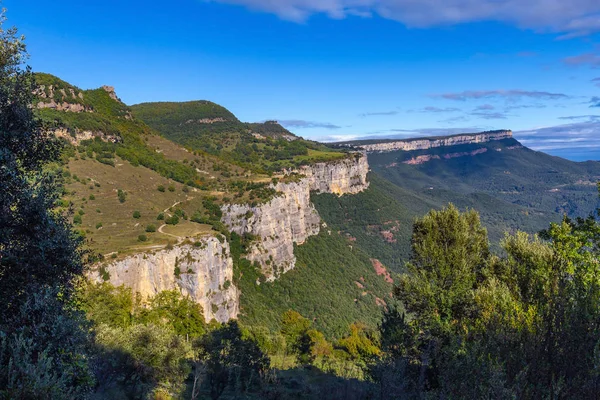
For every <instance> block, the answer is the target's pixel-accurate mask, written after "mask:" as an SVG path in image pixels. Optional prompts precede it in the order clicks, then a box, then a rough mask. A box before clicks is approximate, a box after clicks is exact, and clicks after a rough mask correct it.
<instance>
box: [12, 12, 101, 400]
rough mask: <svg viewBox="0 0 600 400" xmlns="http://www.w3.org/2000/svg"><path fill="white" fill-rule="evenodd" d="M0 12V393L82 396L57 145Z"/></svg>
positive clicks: (81, 333)
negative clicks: (36, 109)
mask: <svg viewBox="0 0 600 400" xmlns="http://www.w3.org/2000/svg"><path fill="white" fill-rule="evenodd" d="M4 24H5V17H4V14H3V13H2V14H1V15H0V182H2V191H1V192H0V226H2V229H0V298H1V299H2V307H0V398H10V399H13V398H17V399H18V398H56V399H63V398H64V399H67V398H73V397H82V396H84V395H85V394H86V393H87V392H89V390H90V388H91V386H92V384H93V377H92V374H91V372H90V369H89V366H88V364H87V359H86V354H87V352H86V346H87V344H88V343H89V341H88V338H87V333H86V331H85V330H84V328H83V327H82V325H84V324H83V322H82V320H81V318H80V317H79V314H78V313H77V312H76V311H74V310H73V308H72V307H70V305H69V300H70V294H71V289H72V282H73V279H74V278H75V277H76V276H78V275H79V274H80V273H81V272H82V271H83V263H82V260H81V257H82V254H81V252H80V250H79V245H80V241H79V240H78V239H77V237H76V236H75V235H74V234H73V233H72V232H71V230H70V227H69V225H68V224H67V221H66V219H65V218H63V217H62V216H61V215H58V214H56V213H55V212H54V211H53V208H54V205H55V203H56V201H57V200H58V190H57V177H56V176H54V175H52V174H50V173H43V172H41V169H42V167H43V166H44V165H46V164H47V163H48V162H50V161H53V160H57V159H58V156H59V149H60V148H59V146H58V144H57V143H56V142H55V141H53V140H51V139H50V138H48V137H47V135H45V134H44V131H43V129H42V127H41V126H40V124H39V123H38V121H36V120H35V118H34V116H33V114H32V111H31V108H30V104H31V101H32V91H33V89H34V88H35V86H34V80H33V75H32V73H31V71H30V70H29V69H26V68H23V67H22V63H23V62H24V61H25V58H26V53H25V46H24V43H23V39H22V38H21V37H19V36H18V35H17V31H16V30H15V29H14V28H11V29H5V27H4Z"/></svg>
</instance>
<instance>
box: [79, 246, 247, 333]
mask: <svg viewBox="0 0 600 400" xmlns="http://www.w3.org/2000/svg"><path fill="white" fill-rule="evenodd" d="M222 239H223V238H222ZM104 272H108V275H109V282H110V283H111V284H113V285H115V286H120V285H125V286H127V287H130V288H132V289H133V291H134V292H139V293H141V295H142V296H143V297H149V296H153V295H155V294H157V293H160V292H162V291H164V290H179V291H180V292H181V293H182V294H183V295H184V296H189V297H190V298H191V299H192V300H193V301H195V302H197V303H199V304H200V305H201V306H202V309H203V311H204V318H205V319H206V321H210V320H212V319H215V320H217V321H219V322H227V321H229V320H230V319H235V318H237V315H238V313H239V307H240V306H239V290H238V289H237V287H236V286H235V285H234V284H233V260H232V258H231V254H230V250H229V244H228V243H227V241H225V240H224V239H223V243H221V240H219V239H218V238H216V237H205V238H202V239H201V240H200V242H199V245H184V246H177V247H174V248H173V249H171V250H168V249H165V250H160V251H158V252H155V253H153V254H149V253H141V254H136V255H133V256H131V257H127V258H125V259H124V260H120V261H116V262H113V263H110V264H108V265H105V266H103V267H97V268H96V270H95V271H93V272H91V273H90V278H91V279H92V280H94V281H96V282H102V281H103V277H102V275H103V273H104Z"/></svg>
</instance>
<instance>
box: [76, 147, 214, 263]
mask: <svg viewBox="0 0 600 400" xmlns="http://www.w3.org/2000/svg"><path fill="white" fill-rule="evenodd" d="M66 170H68V171H69V173H70V174H71V177H70V178H67V179H66V185H65V188H66V190H67V193H68V194H67V195H66V196H64V199H65V200H68V201H70V202H71V203H72V206H73V210H74V211H75V213H76V214H79V211H80V210H82V211H83V212H84V213H85V214H83V215H82V216H81V220H82V223H81V225H78V226H77V227H78V228H79V229H83V230H84V231H86V238H87V239H88V243H89V245H90V247H91V248H92V249H93V250H95V251H98V252H100V253H103V254H106V253H111V252H117V251H118V252H119V253H120V254H128V253H135V252H142V251H144V250H150V249H153V248H156V246H159V247H164V245H166V244H167V243H169V242H172V243H174V242H176V241H177V238H175V237H173V236H170V235H168V234H171V235H175V236H182V237H183V236H195V235H197V234H206V233H209V232H210V231H211V228H210V226H207V225H201V224H196V223H193V222H190V221H186V220H183V219H182V220H181V222H180V223H179V224H178V225H176V226H167V227H166V229H163V232H165V234H161V233H160V232H158V231H157V232H155V233H147V232H146V231H145V230H146V227H147V225H150V224H152V225H154V226H155V227H156V228H157V229H158V228H159V227H160V226H161V225H162V224H164V221H158V220H157V219H156V218H157V216H158V214H159V213H161V212H163V211H164V210H166V209H169V208H171V206H173V204H175V203H179V204H177V205H176V206H175V207H173V209H176V208H181V209H182V210H184V211H185V212H186V214H188V215H192V214H193V213H194V212H195V211H196V210H202V197H201V196H202V194H203V193H202V192H201V191H198V190H194V189H190V191H189V192H187V193H185V192H183V187H184V185H182V184H180V183H178V182H175V181H173V180H168V179H166V178H163V177H161V176H160V175H158V174H157V173H156V172H154V171H152V170H150V169H147V168H144V167H141V166H140V167H134V166H132V165H131V164H130V163H128V162H127V161H124V160H120V159H118V160H117V164H116V165H115V167H112V166H109V165H105V164H101V163H99V162H97V161H95V160H91V159H85V160H82V159H78V160H71V161H70V162H69V164H68V165H67V166H66ZM73 177H77V180H75V179H73ZM98 185H99V186H98ZM158 185H163V186H164V187H165V188H168V187H169V186H172V187H174V188H175V191H173V192H171V191H169V190H168V189H167V190H165V191H164V192H159V191H158V190H157V187H158ZM119 189H120V190H123V191H124V192H125V193H126V197H125V202H124V203H121V202H120V201H119V199H118V196H117V191H118V190H119ZM90 195H92V196H93V198H92V199H90ZM134 211H139V212H140V214H141V217H140V218H139V219H136V218H133V213H134ZM166 214H167V216H168V215H169V214H172V213H171V212H169V211H167V213H166ZM99 223H101V224H102V227H101V228H98V229H97V228H96V226H97V224H99ZM141 234H145V235H146V236H147V237H148V241H146V242H139V241H138V236H139V235H141Z"/></svg>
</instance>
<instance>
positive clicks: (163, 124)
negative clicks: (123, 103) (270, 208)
mask: <svg viewBox="0 0 600 400" xmlns="http://www.w3.org/2000/svg"><path fill="white" fill-rule="evenodd" d="M132 111H133V113H134V115H135V116H136V117H137V118H139V119H140V120H143V121H144V122H145V123H147V124H148V125H149V126H151V127H152V128H153V129H156V130H157V131H158V132H160V133H161V134H162V135H163V136H164V137H166V138H168V139H169V140H172V141H174V142H176V143H178V144H180V145H182V146H184V147H186V148H189V149H194V150H202V151H205V152H207V153H210V154H213V155H217V156H219V157H221V158H222V159H224V160H227V161H229V162H233V163H236V164H238V165H241V166H243V167H245V168H249V169H252V170H254V171H270V172H274V171H277V170H280V169H281V168H291V167H296V166H298V165H301V164H303V163H312V162H318V161H328V160H334V159H338V158H343V157H345V153H344V152H341V151H339V150H332V149H330V148H327V147H326V146H324V145H322V144H319V143H315V142H310V141H306V140H303V139H300V138H296V140H293V141H291V142H290V141H288V140H286V139H285V138H288V139H289V138H294V137H295V136H294V135H293V134H292V133H291V132H289V131H288V130H287V129H285V128H284V127H282V126H281V125H279V124H277V123H274V122H266V123H243V122H240V121H239V120H238V119H237V118H236V117H235V116H234V115H233V114H232V113H231V112H229V111H228V110H227V109H225V108H223V107H221V106H219V105H217V104H214V103H211V102H208V101H190V102H183V103H142V104H137V105H134V106H132ZM257 136H258V137H257Z"/></svg>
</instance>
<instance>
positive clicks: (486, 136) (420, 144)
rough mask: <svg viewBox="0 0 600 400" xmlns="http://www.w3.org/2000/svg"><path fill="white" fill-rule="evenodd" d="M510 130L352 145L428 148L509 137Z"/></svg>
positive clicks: (376, 149)
mask: <svg viewBox="0 0 600 400" xmlns="http://www.w3.org/2000/svg"><path fill="white" fill-rule="evenodd" d="M511 138H512V131H509V130H501V131H491V132H482V133H472V134H471V133H469V134H461V135H453V136H446V137H438V138H421V139H405V140H395V141H385V142H379V143H364V144H363V143H354V144H352V146H353V147H357V148H360V149H363V150H365V151H366V152H368V153H385V152H389V151H398V150H403V151H414V150H428V149H433V148H437V147H444V146H456V145H461V144H477V143H487V142H492V141H496V140H504V139H511Z"/></svg>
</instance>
